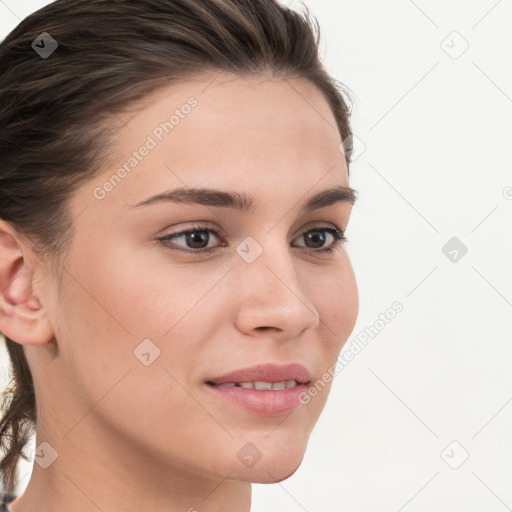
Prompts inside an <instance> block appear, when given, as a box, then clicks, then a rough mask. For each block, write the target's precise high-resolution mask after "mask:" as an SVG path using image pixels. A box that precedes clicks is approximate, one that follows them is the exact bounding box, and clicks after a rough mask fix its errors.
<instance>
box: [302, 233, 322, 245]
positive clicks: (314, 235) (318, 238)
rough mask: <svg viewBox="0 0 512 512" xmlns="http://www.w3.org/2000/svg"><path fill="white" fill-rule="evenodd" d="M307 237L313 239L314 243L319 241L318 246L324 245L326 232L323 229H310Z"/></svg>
mask: <svg viewBox="0 0 512 512" xmlns="http://www.w3.org/2000/svg"><path fill="white" fill-rule="evenodd" d="M306 238H307V239H308V240H312V241H313V244H315V243H317V242H319V244H318V247H322V246H323V245H324V244H325V234H324V233H323V232H322V231H310V232H309V233H308V234H307V235H306Z"/></svg>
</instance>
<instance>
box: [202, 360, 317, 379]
mask: <svg viewBox="0 0 512 512" xmlns="http://www.w3.org/2000/svg"><path fill="white" fill-rule="evenodd" d="M310 379H311V376H310V374H309V372H308V370H307V369H306V368H305V367H304V366H302V365H301V364H298V363H292V364H258V365H255V366H251V367H249V368H242V369H240V370H235V371H232V372H230V373H226V374H225V375H222V376H220V377H215V378H213V379H208V380H207V383H209V384H224V383H226V382H235V383H236V382H254V381H263V382H282V381H287V380H295V381H297V382H298V383H299V384H305V383H307V382H309V381H310Z"/></svg>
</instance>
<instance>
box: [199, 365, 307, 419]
mask: <svg viewBox="0 0 512 512" xmlns="http://www.w3.org/2000/svg"><path fill="white" fill-rule="evenodd" d="M310 382H311V377H310V374H309V372H308V371H307V370H306V368H305V367H304V366H302V365H299V364H289V365H285V366H280V365H275V364H265V365H257V366H253V367H251V368H245V369H242V370H236V371H234V372H230V373H228V374H226V375H223V376H221V377H217V378H214V379H209V380H207V381H205V387H206V389H207V390H208V392H209V393H211V394H213V396H215V397H217V398H220V399H222V400H227V401H228V402H230V403H231V404H232V405H234V406H236V407H241V408H243V409H245V410H247V411H250V412H252V413H254V414H257V415H259V416H278V415H282V414H286V413H289V412H291V411H292V410H293V409H295V408H297V407H298V406H300V405H301V404H302V402H301V400H300V399H301V396H302V394H304V393H305V392H306V390H307V387H308V385H309V383H310Z"/></svg>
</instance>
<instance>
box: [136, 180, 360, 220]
mask: <svg viewBox="0 0 512 512" xmlns="http://www.w3.org/2000/svg"><path fill="white" fill-rule="evenodd" d="M356 194H357V191H356V190H355V189H353V188H351V187H345V186H342V185H338V186H336V187H332V188H328V189H326V190H323V191H322V192H319V193H318V194H315V195H314V196H312V197H310V198H309V199H308V200H307V201H306V203H305V204H304V205H303V206H302V208H301V210H300V213H301V214H308V213H311V212H312V211H313V210H317V209H319V208H325V207H326V206H330V205H332V204H335V203H338V202H346V203H349V204H351V205H353V204H354V203H355V202H356ZM160 202H173V203H181V204H200V205H204V206H213V207H217V208H231V209H235V210H239V211H241V212H253V211H254V196H251V195H249V194H246V193H243V192H242V193H240V192H225V191H222V190H215V189H208V188H177V189H174V190H169V191H167V192H163V193H161V194H157V195H155V196H151V197H149V198H148V199H145V200H143V201H141V202H139V203H137V204H135V205H134V206H133V207H134V208H138V207H140V206H146V205H150V204H154V203H160Z"/></svg>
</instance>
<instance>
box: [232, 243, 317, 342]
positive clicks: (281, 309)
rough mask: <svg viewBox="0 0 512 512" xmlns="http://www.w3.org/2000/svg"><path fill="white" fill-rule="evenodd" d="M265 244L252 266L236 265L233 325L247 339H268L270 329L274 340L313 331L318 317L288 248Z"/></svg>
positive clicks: (245, 263)
mask: <svg viewBox="0 0 512 512" xmlns="http://www.w3.org/2000/svg"><path fill="white" fill-rule="evenodd" d="M266 245H267V246H266V247H264V250H263V252H262V253H261V254H260V256H259V257H258V258H257V259H256V260H255V261H253V262H252V263H247V262H245V261H239V262H238V263H237V265H238V267H239V268H237V269H236V272H235V276H234V278H235V279H237V280H238V284H237V290H238V293H237V304H238V309H237V314H236V325H237V327H238V329H239V330H240V331H241V332H243V333H244V334H247V335H249V336H255V335H258V333H260V332H262V333H264V335H265V336H268V333H267V331H269V330H270V331H273V332H272V335H273V336H274V337H276V336H277V337H279V338H282V339H293V338H296V337H298V336H300V335H301V334H302V333H303V332H304V331H306V330H307V329H310V330H313V329H315V328H316V327H317V326H318V324H319V322H320V316H319V314H318V311H317V309H316V308H315V305H314V304H313V303H312V302H311V301H310V299H309V298H308V296H307V294H306V293H305V292H304V289H303V286H302V287H301V282H300V279H299V277H298V275H297V270H296V268H295V264H294V261H293V258H294V256H293V255H292V254H290V249H289V247H287V246H286V245H285V246H284V247H282V248H276V249H273V248H272V250H271V249H270V245H271V244H270V242H269V244H266ZM274 245H277V243H276V244H274Z"/></svg>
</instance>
